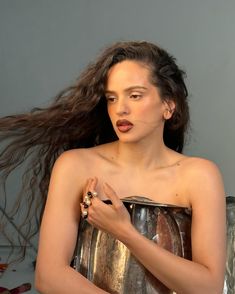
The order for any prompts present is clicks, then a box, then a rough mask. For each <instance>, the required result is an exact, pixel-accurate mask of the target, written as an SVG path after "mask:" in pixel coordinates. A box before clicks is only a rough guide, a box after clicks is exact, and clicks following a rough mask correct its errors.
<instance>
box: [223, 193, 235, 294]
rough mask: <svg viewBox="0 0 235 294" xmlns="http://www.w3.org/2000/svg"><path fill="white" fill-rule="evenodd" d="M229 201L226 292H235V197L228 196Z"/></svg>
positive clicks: (230, 293) (227, 200) (225, 293)
mask: <svg viewBox="0 0 235 294" xmlns="http://www.w3.org/2000/svg"><path fill="white" fill-rule="evenodd" d="M226 203H227V261H226V273H225V283H224V292H223V293H224V294H234V293H235V197H232V196H228V197H226Z"/></svg>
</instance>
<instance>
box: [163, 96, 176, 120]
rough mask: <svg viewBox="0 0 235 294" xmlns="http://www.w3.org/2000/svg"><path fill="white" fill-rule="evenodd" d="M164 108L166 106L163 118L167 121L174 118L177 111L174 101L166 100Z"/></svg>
mask: <svg viewBox="0 0 235 294" xmlns="http://www.w3.org/2000/svg"><path fill="white" fill-rule="evenodd" d="M164 106H165V110H164V113H163V117H164V119H165V120H168V119H170V118H171V117H172V115H173V113H174V111H175V102H174V101H173V100H165V101H164Z"/></svg>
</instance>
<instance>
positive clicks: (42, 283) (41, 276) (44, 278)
mask: <svg viewBox="0 0 235 294" xmlns="http://www.w3.org/2000/svg"><path fill="white" fill-rule="evenodd" d="M48 279H49V275H47V274H46V273H45V272H44V273H43V272H41V271H40V270H38V269H36V271H35V278H34V286H35V289H36V290H37V291H38V292H39V293H41V294H49V290H48V289H49V286H48Z"/></svg>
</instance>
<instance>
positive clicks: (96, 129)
mask: <svg viewBox="0 0 235 294" xmlns="http://www.w3.org/2000/svg"><path fill="white" fill-rule="evenodd" d="M123 60H134V61H137V62H141V63H144V64H145V65H147V66H148V67H149V69H150V73H151V81H152V83H153V84H154V85H156V86H157V87H158V89H159V90H160V94H161V98H162V99H167V100H168V101H169V100H173V101H174V102H175V104H176V109H175V111H174V113H173V116H172V118H171V119H170V120H167V121H166V122H165V126H164V134H163V136H164V142H165V144H166V146H168V147H169V148H171V149H173V150H176V151H178V152H182V150H183V146H184V141H185V132H186V130H187V126H188V122H189V110H188V102H187V96H188V93H187V88H186V86H185V83H184V75H185V74H184V72H183V71H182V70H181V69H180V68H179V67H178V66H177V65H176V63H175V58H174V57H173V56H171V55H170V54H168V53H167V52H166V51H165V50H163V49H162V48H160V47H159V46H157V45H155V44H152V43H149V42H145V41H141V42H118V43H115V44H113V45H111V46H110V47H108V48H106V49H105V50H104V51H103V53H102V54H101V55H100V56H99V57H98V58H97V60H96V61H95V62H94V63H92V64H90V65H89V66H88V67H87V68H86V69H85V71H84V72H83V73H82V74H81V75H80V77H79V78H78V80H77V81H76V83H75V84H74V85H73V86H70V87H68V88H66V89H65V90H63V91H62V92H60V93H59V94H58V95H57V97H55V99H54V101H53V102H52V103H51V105H49V106H48V107H47V108H34V109H32V110H31V111H30V112H28V113H23V114H16V115H10V116H6V117H3V118H1V119H0V143H1V146H2V149H1V152H0V175H1V185H2V188H3V191H4V193H3V195H2V196H1V203H4V204H5V205H4V209H5V208H6V202H7V195H6V190H5V185H6V181H7V178H8V176H9V175H10V174H11V172H12V171H14V170H15V169H16V168H17V167H18V166H20V165H22V164H23V163H25V162H27V168H26V169H25V171H24V173H23V176H22V187H21V189H20V191H19V193H18V196H17V197H16V199H15V204H14V207H13V208H12V211H11V213H10V216H13V215H14V214H15V213H17V212H19V210H20V209H21V207H22V205H23V203H24V205H25V201H27V210H26V213H25V215H24V218H23V220H22V223H21V224H20V225H19V229H20V230H21V232H23V234H24V237H25V238H24V242H25V243H27V242H28V241H29V240H30V238H31V237H32V236H33V235H34V234H36V233H37V231H38V228H39V225H40V221H41V216H42V213H43V210H44V206H45V202H46V197H47V191H48V185H49V179H50V174H51V170H52V167H53V164H54V162H55V160H56V159H57V157H58V156H59V155H60V154H61V153H62V152H63V151H65V150H69V149H73V148H81V147H91V146H95V145H99V144H103V143H107V142H112V141H115V140H117V136H116V134H115V132H114V130H113V128H112V125H111V122H110V119H109V116H108V113H107V107H106V99H105V96H104V93H105V87H106V81H107V73H108V71H109V69H110V68H111V67H112V66H113V65H114V64H116V63H119V62H121V61H123ZM35 220H36V221H35ZM35 224H36V226H35Z"/></svg>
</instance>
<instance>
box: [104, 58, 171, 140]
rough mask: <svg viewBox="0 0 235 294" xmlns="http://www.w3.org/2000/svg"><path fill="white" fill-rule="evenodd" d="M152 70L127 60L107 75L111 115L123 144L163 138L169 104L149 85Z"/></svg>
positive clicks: (107, 91) (108, 103) (107, 95)
mask: <svg viewBox="0 0 235 294" xmlns="http://www.w3.org/2000/svg"><path fill="white" fill-rule="evenodd" d="M150 80H151V79H150V71H149V69H148V67H147V66H146V65H144V64H142V63H139V62H136V61H131V60H125V61H122V62H120V63H117V64H115V65H114V66H113V67H112V68H111V69H110V70H109V73H108V79H107V86H106V99H107V107H108V114H109V117H110V119H111V122H112V125H113V128H114V130H115V132H116V134H117V136H118V138H119V140H120V141H123V142H138V141H140V140H143V139H146V138H151V139H152V138H153V136H154V137H155V138H156V136H160V137H162V136H163V127H164V121H165V118H166V115H167V109H169V105H168V104H167V103H166V102H165V101H163V100H162V99H161V97H160V95H159V91H158V89H157V87H156V86H154V85H153V84H152V83H151V82H150Z"/></svg>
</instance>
